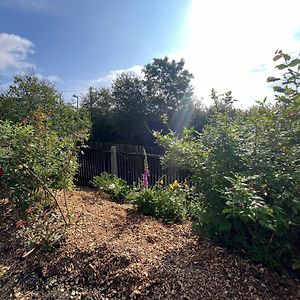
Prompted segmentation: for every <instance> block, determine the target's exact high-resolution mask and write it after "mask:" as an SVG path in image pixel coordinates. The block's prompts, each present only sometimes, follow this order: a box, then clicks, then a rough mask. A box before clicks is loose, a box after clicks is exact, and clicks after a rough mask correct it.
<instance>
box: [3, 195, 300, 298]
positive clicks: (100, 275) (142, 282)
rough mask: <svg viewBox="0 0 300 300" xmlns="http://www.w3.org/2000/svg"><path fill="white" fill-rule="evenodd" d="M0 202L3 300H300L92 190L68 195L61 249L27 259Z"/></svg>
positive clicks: (273, 280)
mask: <svg viewBox="0 0 300 300" xmlns="http://www.w3.org/2000/svg"><path fill="white" fill-rule="evenodd" d="M1 201H2V202H1V204H0V209H1V216H2V220H1V223H0V253H1V256H0V299H1V300H2V299H3V300H4V299H300V285H299V282H298V281H297V280H296V279H292V278H290V277H288V276H280V275H278V274H277V273H274V272H271V271H269V270H268V269H267V268H265V267H262V266H261V265H255V264H253V263H251V262H249V260H247V259H246V258H243V257H242V256H241V255H238V254H236V253H233V252H232V251H228V250H225V249H223V248H220V247H217V246H215V245H213V244H212V243H211V242H210V241H208V240H207V239H204V238H199V237H197V236H196V235H194V234H193V233H192V231H191V229H190V228H191V226H190V224H189V223H185V224H181V225H166V224H163V223H162V222H160V221H159V220H156V219H154V218H152V217H146V216H142V215H140V214H138V213H137V212H136V211H135V210H134V209H133V208H132V206H131V205H129V204H117V203H114V202H111V201H109V200H108V199H106V198H105V197H104V196H103V195H102V194H101V193H97V192H93V191H91V190H81V191H74V192H71V193H69V194H68V203H69V209H70V211H71V213H73V217H72V225H71V226H69V227H68V228H67V231H66V235H65V236H66V239H65V241H64V242H63V243H62V244H61V246H60V247H59V248H57V249H56V250H54V251H52V252H45V251H42V250H41V249H40V250H38V249H37V250H34V251H32V253H29V252H28V251H29V250H31V249H30V248H26V247H24V244H23V241H22V239H20V238H16V233H17V229H16V226H15V223H16V222H14V221H13V220H14V211H13V209H12V208H11V206H10V204H9V203H8V202H7V201H5V200H1ZM60 202H61V204H62V206H63V199H60ZM28 253H29V254H28ZM24 254H28V255H27V256H26V257H25V258H22V256H23V255H24Z"/></svg>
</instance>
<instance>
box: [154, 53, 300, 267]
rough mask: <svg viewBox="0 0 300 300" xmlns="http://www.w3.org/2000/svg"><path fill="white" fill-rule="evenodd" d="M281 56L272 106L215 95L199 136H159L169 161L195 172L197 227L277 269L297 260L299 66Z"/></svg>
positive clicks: (192, 133)
mask: <svg viewBox="0 0 300 300" xmlns="http://www.w3.org/2000/svg"><path fill="white" fill-rule="evenodd" d="M279 59H283V60H284V65H285V66H286V67H285V68H283V66H282V64H280V65H279V66H278V67H277V68H278V69H280V70H283V71H284V73H283V75H282V78H281V79H278V78H275V77H269V79H268V81H269V82H276V84H277V85H275V86H274V91H275V93H276V94H275V97H276V103H275V104H274V105H267V104H266V100H264V101H262V102H258V104H257V105H256V106H255V107H253V108H251V109H249V110H248V111H240V110H237V109H234V107H233V106H232V104H233V101H234V100H233V98H232V96H231V94H229V93H227V94H225V95H224V96H221V97H220V96H216V94H215V93H213V94H212V98H213V99H214V100H215V106H214V108H213V110H212V111H211V119H210V120H209V124H208V125H206V126H205V127H204V129H203V131H202V132H201V133H197V132H195V131H193V130H192V129H191V130H185V135H184V136H183V137H179V136H177V134H175V133H174V132H170V133H169V134H167V135H163V134H162V133H160V132H155V136H156V138H157V140H158V142H159V143H160V144H161V145H163V146H164V147H165V148H166V155H165V157H164V159H163V162H164V164H165V165H175V166H179V167H181V168H184V169H187V170H189V171H190V172H191V173H192V181H193V184H194V185H195V186H196V188H197V190H198V192H199V195H200V196H199V198H198V202H199V205H200V207H201V209H200V210H199V215H198V221H197V222H195V224H194V227H195V229H196V230H197V231H198V232H199V233H201V234H204V235H206V236H208V237H210V238H212V239H213V240H214V241H216V242H218V243H220V244H223V245H227V246H230V247H234V248H238V249H244V250H245V251H247V253H249V255H250V256H251V257H253V258H254V259H255V260H257V261H261V262H264V263H266V264H268V265H270V266H272V267H274V268H277V269H279V268H282V267H287V268H291V267H292V264H293V266H294V267H295V266H297V262H298V261H299V257H300V245H299V239H300V199H299V194H300V190H299V187H300V171H299V170H300V160H299V157H300V115H299V111H300V94H299V90H298V88H299V86H300V73H299V70H300V61H299V59H291V57H290V56H289V55H287V54H284V53H283V52H282V51H279V52H277V53H276V57H275V60H279ZM216 100H217V101H216Z"/></svg>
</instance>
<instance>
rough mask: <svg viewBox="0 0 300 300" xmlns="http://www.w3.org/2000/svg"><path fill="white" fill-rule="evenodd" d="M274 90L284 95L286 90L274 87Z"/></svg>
mask: <svg viewBox="0 0 300 300" xmlns="http://www.w3.org/2000/svg"><path fill="white" fill-rule="evenodd" d="M273 90H274V91H275V92H278V93H283V92H284V91H285V90H284V89H283V88H282V87H281V86H278V85H277V86H274V87H273Z"/></svg>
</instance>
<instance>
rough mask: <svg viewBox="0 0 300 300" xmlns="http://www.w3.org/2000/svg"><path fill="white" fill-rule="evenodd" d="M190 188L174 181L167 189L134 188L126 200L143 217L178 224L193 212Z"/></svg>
mask: <svg viewBox="0 0 300 300" xmlns="http://www.w3.org/2000/svg"><path fill="white" fill-rule="evenodd" d="M191 195H192V194H191V192H190V188H189V187H187V186H185V185H184V184H179V183H178V182H177V181H174V183H173V184H172V185H170V186H169V187H163V186H161V185H158V184H157V185H155V186H153V187H152V188H143V187H138V188H135V189H134V190H133V191H132V192H131V193H129V195H128V197H127V199H128V200H129V201H130V202H131V203H132V204H133V205H134V206H135V207H136V208H137V210H138V211H139V212H141V213H143V214H145V215H149V216H154V217H157V218H161V219H163V220H164V221H166V222H180V221H183V220H186V219H187V218H188V217H189V216H192V214H193V211H194V206H193V204H194V203H193V198H192V196H191Z"/></svg>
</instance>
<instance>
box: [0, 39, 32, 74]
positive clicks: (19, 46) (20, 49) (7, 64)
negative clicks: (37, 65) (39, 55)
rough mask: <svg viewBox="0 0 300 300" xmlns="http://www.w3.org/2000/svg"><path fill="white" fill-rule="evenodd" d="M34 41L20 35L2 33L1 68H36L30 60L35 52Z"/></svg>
mask: <svg viewBox="0 0 300 300" xmlns="http://www.w3.org/2000/svg"><path fill="white" fill-rule="evenodd" d="M33 47H34V45H33V43H32V42H31V41H29V40H27V39H25V38H22V37H20V36H18V35H14V34H7V33H0V70H2V71H5V70H8V69H13V70H16V71H19V72H20V71H24V70H27V69H29V68H34V65H33V64H32V63H30V62H29V61H28V56H29V55H30V54H32V53H33Z"/></svg>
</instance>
